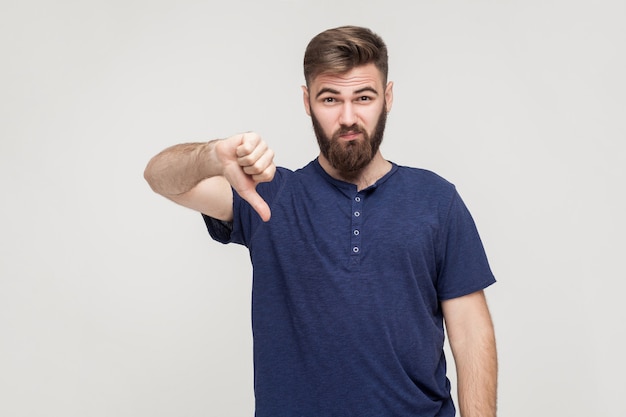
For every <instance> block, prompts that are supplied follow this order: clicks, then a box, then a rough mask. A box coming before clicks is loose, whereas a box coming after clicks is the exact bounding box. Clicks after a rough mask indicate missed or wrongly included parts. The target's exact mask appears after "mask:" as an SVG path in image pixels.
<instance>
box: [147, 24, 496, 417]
mask: <svg viewBox="0 0 626 417" xmlns="http://www.w3.org/2000/svg"><path fill="white" fill-rule="evenodd" d="M304 74H305V80H306V86H304V87H302V89H303V97H304V107H305V110H306V112H307V114H309V115H310V116H311V119H312V122H313V127H314V130H315V134H316V136H317V139H318V143H319V147H320V154H319V156H318V158H316V159H315V160H314V161H312V162H311V163H309V164H308V165H307V166H305V167H304V168H302V169H300V170H297V171H295V172H294V171H290V170H288V169H285V168H276V167H275V166H274V163H273V156H274V154H273V152H272V150H271V149H270V148H269V147H268V146H267V144H266V143H265V141H264V140H262V139H261V138H260V137H259V135H257V134H255V133H244V134H237V135H234V136H231V137H229V138H227V139H221V140H214V141H211V142H208V143H191V144H180V145H175V146H173V147H171V148H168V149H166V150H164V151H163V152H161V153H160V154H158V155H157V156H155V157H154V158H152V160H151V161H150V162H149V164H148V166H147V168H146V171H145V177H146V179H147V181H148V182H149V184H150V186H151V187H152V188H153V190H154V191H156V192H157V193H159V194H162V195H163V196H165V197H167V198H169V199H171V200H173V201H175V202H177V203H179V204H182V205H183V206H186V207H189V208H192V209H194V210H197V211H199V212H201V213H202V214H203V218H204V220H205V223H206V226H207V228H208V230H209V233H210V234H211V236H212V237H213V238H214V239H216V240H217V241H220V242H222V243H229V242H234V243H239V244H243V245H246V246H247V247H248V248H249V251H250V256H251V260H252V264H253V271H254V272H253V300H252V302H253V308H252V319H253V334H254V360H255V397H256V416H258V417H282V416H284V417H296V416H307V417H331V416H338V417H339V416H340V417H345V416H355V417H356V416H358V417H367V416H372V417H385V416H424V417H425V416H429V417H430V416H432V417H434V416H454V415H455V408H454V405H453V402H452V398H451V395H450V383H449V381H448V379H447V377H446V361H445V358H444V355H443V345H444V328H443V325H444V320H445V325H446V329H447V332H448V336H449V341H450V346H451V349H452V353H453V355H454V359H455V363H456V368H457V380H458V397H459V402H460V411H461V415H462V416H463V417H478V416H480V417H493V416H495V413H496V412H495V408H496V368H497V365H496V349H495V341H494V332H493V326H492V323H491V318H490V314H489V311H488V308H487V305H486V302H485V297H484V294H483V289H484V288H486V287H487V286H489V285H491V284H492V283H493V282H495V279H494V277H493V275H492V273H491V271H490V268H489V266H488V263H487V259H486V256H485V253H484V250H483V247H482V244H481V241H480V238H479V235H478V233H477V231H476V227H475V225H474V222H473V220H472V218H471V216H470V214H469V212H468V211H467V209H466V208H465V206H464V204H463V202H462V200H461V199H460V197H459V196H458V194H457V192H456V191H455V188H454V186H453V185H451V184H450V183H448V182H447V181H445V180H444V179H442V178H440V177H439V176H437V175H435V174H433V173H431V172H428V171H425V170H421V169H416V168H409V167H403V166H398V165H396V164H395V163H392V162H389V161H387V160H386V159H384V158H383V156H382V154H381V151H380V149H379V145H380V143H381V141H382V138H383V131H384V128H385V121H386V115H387V112H389V111H390V110H391V106H392V103H393V84H392V83H391V82H388V81H387V49H386V46H385V44H384V43H383V41H382V39H381V38H380V37H379V36H378V35H376V34H374V33H373V32H371V31H370V30H368V29H366V28H360V27H353V26H348V27H339V28H334V29H330V30H327V31H324V32H322V33H320V34H319V35H317V36H316V37H314V38H313V39H312V40H311V42H310V43H309V45H308V47H307V50H306V52H305V57H304Z"/></svg>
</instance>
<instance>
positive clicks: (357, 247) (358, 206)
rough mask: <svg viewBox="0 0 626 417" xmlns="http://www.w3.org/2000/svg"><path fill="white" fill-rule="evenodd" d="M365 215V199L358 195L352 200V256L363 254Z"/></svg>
mask: <svg viewBox="0 0 626 417" xmlns="http://www.w3.org/2000/svg"><path fill="white" fill-rule="evenodd" d="M362 214H363V197H362V196H361V195H360V194H357V195H355V196H354V198H353V199H352V231H351V239H350V251H351V256H353V257H355V256H358V255H359V254H360V253H361V224H362V218H363V216H362Z"/></svg>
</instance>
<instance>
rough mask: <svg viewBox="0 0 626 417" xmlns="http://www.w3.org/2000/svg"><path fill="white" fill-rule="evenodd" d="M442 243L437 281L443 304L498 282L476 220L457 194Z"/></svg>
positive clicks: (444, 229)
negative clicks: (444, 301)
mask: <svg viewBox="0 0 626 417" xmlns="http://www.w3.org/2000/svg"><path fill="white" fill-rule="evenodd" d="M440 243H441V244H440V248H439V249H440V250H439V253H440V259H439V268H438V271H439V273H438V278H437V292H438V296H439V299H440V300H447V299H451V298H456V297H461V296H464V295H467V294H471V293H473V292H476V291H479V290H482V289H484V288H486V287H488V286H489V285H491V284H493V283H494V282H495V281H496V280H495V277H494V275H493V273H492V271H491V268H490V266H489V262H488V260H487V255H486V253H485V249H484V246H483V243H482V240H481V238H480V236H479V234H478V230H477V228H476V224H475V222H474V219H473V218H472V216H471V214H470V212H469V210H468V209H467V207H466V206H465V203H464V202H463V200H462V199H461V197H460V196H459V194H458V193H457V192H456V190H455V192H454V195H453V197H452V201H451V203H450V208H449V210H448V214H447V218H446V219H445V221H444V227H443V228H442V231H441V241H440Z"/></svg>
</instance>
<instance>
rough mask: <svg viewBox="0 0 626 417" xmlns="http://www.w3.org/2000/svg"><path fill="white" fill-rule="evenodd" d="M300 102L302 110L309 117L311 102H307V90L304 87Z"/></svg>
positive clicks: (304, 86)
mask: <svg viewBox="0 0 626 417" xmlns="http://www.w3.org/2000/svg"><path fill="white" fill-rule="evenodd" d="M302 100H303V101H304V110H305V111H306V114H308V115H309V116H310V115H311V102H310V101H309V89H308V88H307V87H306V85H303V86H302Z"/></svg>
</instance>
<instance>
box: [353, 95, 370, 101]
mask: <svg viewBox="0 0 626 417" xmlns="http://www.w3.org/2000/svg"><path fill="white" fill-rule="evenodd" d="M371 100H372V98H371V97H370V96H361V97H359V98H357V101H371Z"/></svg>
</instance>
